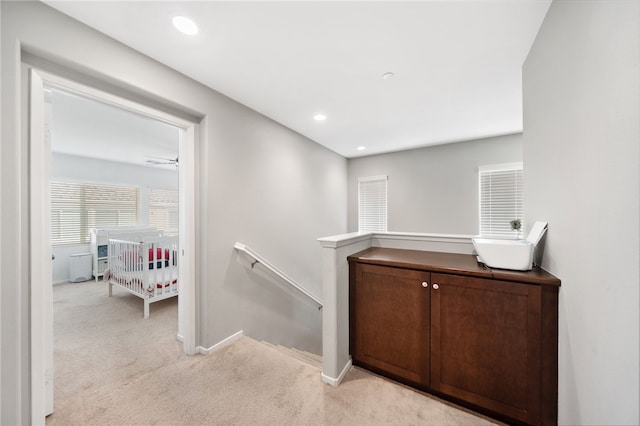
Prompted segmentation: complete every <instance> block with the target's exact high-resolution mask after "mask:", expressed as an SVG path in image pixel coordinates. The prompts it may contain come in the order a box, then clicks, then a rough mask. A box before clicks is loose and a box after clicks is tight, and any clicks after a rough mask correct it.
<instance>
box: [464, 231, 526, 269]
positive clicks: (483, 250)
mask: <svg viewBox="0 0 640 426" xmlns="http://www.w3.org/2000/svg"><path fill="white" fill-rule="evenodd" d="M472 241H473V246H474V247H475V249H476V252H477V253H478V256H479V257H480V261H481V262H482V263H484V264H485V265H487V266H488V267H490V268H501V269H513V270H516V271H528V270H530V269H531V267H532V266H533V251H534V249H535V246H534V245H533V244H532V243H530V242H529V241H527V240H502V239H494V238H473V239H472Z"/></svg>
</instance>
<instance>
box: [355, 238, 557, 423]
mask: <svg viewBox="0 0 640 426" xmlns="http://www.w3.org/2000/svg"><path fill="white" fill-rule="evenodd" d="M349 262H350V274H351V275H350V301H349V307H350V349H351V355H352V357H353V362H354V364H356V365H360V366H363V367H365V368H368V369H371V370H373V371H376V372H378V373H381V374H383V375H386V376H388V377H390V378H392V379H395V380H399V381H402V382H404V383H407V384H409V385H412V386H414V387H417V388H420V389H422V390H426V391H428V392H432V393H434V394H437V395H438V396H441V397H444V398H447V399H450V400H452V401H454V402H457V403H460V404H463V405H466V406H468V407H470V408H473V409H476V410H478V411H482V412H483V413H485V414H488V415H491V416H493V417H496V418H498V419H501V420H506V421H508V422H510V423H523V424H532V425H539V424H545V425H546V424H556V423H557V339H558V334H557V333H558V331H557V328H558V326H557V320H558V318H557V311H558V304H557V296H558V288H559V285H560V281H559V280H558V279H557V278H556V277H553V276H552V275H550V274H548V273H546V272H544V271H542V270H534V271H532V272H512V271H503V270H492V269H489V268H486V267H484V266H483V265H480V264H478V263H477V262H476V261H475V258H474V257H473V256H468V255H459V254H445V253H432V252H420V251H413V250H397V249H381V248H375V249H369V250H367V251H365V252H363V253H359V254H357V255H353V256H350V257H349Z"/></svg>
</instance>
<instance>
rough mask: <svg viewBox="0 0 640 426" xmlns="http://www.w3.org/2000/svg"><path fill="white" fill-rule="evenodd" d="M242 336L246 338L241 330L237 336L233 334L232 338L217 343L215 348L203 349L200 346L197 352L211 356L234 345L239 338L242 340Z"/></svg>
mask: <svg viewBox="0 0 640 426" xmlns="http://www.w3.org/2000/svg"><path fill="white" fill-rule="evenodd" d="M242 336H244V330H240V331H238V332H237V333H235V334H232V335H231V336H229V337H227V338H226V339H224V340H222V341H220V342H218V343H216V344H215V345H213V346H210V347H208V348H205V347H202V346H198V347H197V348H196V351H197V352H198V353H199V354H202V355H210V354H212V353H214V352H216V351H219V350H220V349H222V348H224V347H225V346H229V345H230V344H232V343H233V342H235V341H236V340H238V339H239V338H241V337H242Z"/></svg>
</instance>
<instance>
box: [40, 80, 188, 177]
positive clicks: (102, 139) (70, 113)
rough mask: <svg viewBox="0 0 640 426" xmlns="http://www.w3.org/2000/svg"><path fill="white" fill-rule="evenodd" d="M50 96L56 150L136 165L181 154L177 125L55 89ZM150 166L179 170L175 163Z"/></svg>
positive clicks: (52, 137)
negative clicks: (179, 152) (179, 151)
mask: <svg viewBox="0 0 640 426" xmlns="http://www.w3.org/2000/svg"><path fill="white" fill-rule="evenodd" d="M50 99H51V105H52V110H51V111H52V120H51V122H52V123H51V149H52V151H54V152H59V153H63V154H71V155H76V156H81V157H90V158H100V159H102V160H108V161H116V162H120V163H131V164H137V165H141V164H147V165H148V163H147V161H148V160H151V161H154V160H155V161H161V162H162V160H160V159H173V160H175V159H177V157H178V141H179V137H180V136H179V129H178V128H177V127H175V126H172V125H170V124H166V123H164V122H161V121H158V120H153V119H151V118H149V117H146V116H142V115H138V114H135V113H133V112H130V111H127V110H124V109H121V108H117V107H114V106H111V105H107V104H104V103H101V102H98V101H96V100H93V99H88V98H84V97H81V96H77V95H74V94H70V93H68V92H64V91H61V90H59V89H55V88H54V89H51V98H50ZM151 166H152V167H156V168H162V169H168V170H174V171H175V170H176V167H175V165H173V164H168V165H161V164H153V165H151Z"/></svg>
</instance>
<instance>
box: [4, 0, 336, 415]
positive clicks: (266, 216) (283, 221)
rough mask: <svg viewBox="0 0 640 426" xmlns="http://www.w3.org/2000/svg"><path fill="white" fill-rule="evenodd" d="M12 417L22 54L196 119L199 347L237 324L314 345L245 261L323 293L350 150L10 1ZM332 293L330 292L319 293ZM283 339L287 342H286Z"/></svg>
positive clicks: (21, 411) (20, 364)
mask: <svg viewBox="0 0 640 426" xmlns="http://www.w3.org/2000/svg"><path fill="white" fill-rule="evenodd" d="M0 8H2V9H1V10H2V12H1V19H2V22H1V24H2V25H1V31H2V33H1V34H2V40H1V42H2V63H1V66H2V82H1V83H2V86H1V88H2V97H1V98H2V110H1V111H2V129H1V130H2V144H1V147H0V150H1V151H0V159H1V161H2V164H1V166H2V167H1V168H0V170H1V172H0V191H1V193H0V195H1V197H0V199H2V206H1V208H2V211H1V212H0V220H1V222H0V225H1V226H0V232H1V233H2V241H1V242H0V249H1V252H0V268H1V269H2V274H3V275H2V284H1V285H2V287H1V298H0V301H1V303H2V306H1V307H0V308H1V309H0V320H1V323H0V347H1V350H0V361H1V365H0V370H1V384H2V385H1V387H0V392H1V394H0V397H1V398H2V401H1V406H2V413H1V416H2V417H1V418H0V423H1V424H28V423H30V421H31V419H30V393H31V388H30V365H29V340H30V334H29V292H30V287H31V283H30V282H29V273H28V272H29V256H28V254H29V246H28V241H29V238H28V236H29V222H28V217H29V216H28V212H29V209H28V188H29V181H28V158H29V156H28V139H27V135H28V132H27V127H26V126H27V123H28V119H27V118H28V114H27V102H26V98H25V97H24V94H25V93H26V92H25V90H26V81H27V80H26V76H25V75H24V74H22V73H21V72H20V65H21V60H22V58H23V57H24V56H23V51H22V50H21V49H26V50H27V51H28V52H29V53H31V54H32V55H35V56H37V57H38V58H41V59H46V60H48V61H49V64H47V63H44V62H41V64H42V66H45V67H46V68H47V69H49V70H50V71H57V72H61V73H62V74H63V75H64V76H66V77H71V78H81V79H83V82H85V83H91V84H95V85H98V86H100V88H102V89H107V90H109V91H116V92H118V93H126V94H127V95H128V96H130V97H132V98H133V99H134V100H136V101H138V102H142V103H145V104H148V105H151V106H153V107H156V108H160V109H162V110H165V111H167V112H170V113H175V114H180V115H181V116H182V117H198V119H200V118H201V121H200V137H199V140H198V146H197V147H196V153H197V160H198V164H197V169H196V173H197V176H198V188H197V189H196V190H197V200H196V201H197V206H198V210H197V214H198V218H199V219H198V220H199V222H198V223H197V224H196V229H197V230H198V237H199V239H200V240H199V245H198V255H197V259H196V266H197V268H198V269H197V273H196V274H197V297H198V302H199V303H198V312H197V329H198V331H197V336H196V340H197V341H196V344H197V345H201V346H204V347H205V348H206V347H210V346H212V345H214V344H216V343H218V342H220V341H221V340H223V339H225V338H227V337H229V336H231V335H233V334H234V333H236V332H238V331H239V330H241V329H242V330H244V331H245V333H246V334H248V335H251V336H254V337H256V338H258V339H266V340H272V341H274V342H276V343H282V344H289V343H290V342H295V346H297V347H300V348H302V349H309V350H314V351H317V350H318V348H319V347H320V340H321V333H320V330H321V322H320V321H321V313H320V312H319V311H318V310H317V309H316V308H315V307H314V306H312V305H310V304H304V303H296V301H295V300H294V298H293V297H287V293H285V292H283V291H281V290H280V289H279V288H278V287H277V286H275V285H273V284H274V283H273V281H272V280H271V279H270V278H264V277H263V276H262V275H261V274H259V273H254V272H252V271H251V270H249V269H247V268H246V267H245V266H244V265H243V264H242V263H241V262H239V261H238V259H237V256H236V253H235V251H234V250H233V244H234V243H235V242H236V241H241V242H244V243H246V244H248V245H249V246H251V247H252V248H254V249H255V250H257V251H258V252H259V253H260V254H261V255H262V256H264V257H265V258H267V259H268V260H270V261H271V262H272V263H274V264H275V265H276V266H278V267H279V268H280V269H281V270H283V271H284V272H285V273H287V274H288V275H290V276H291V277H292V278H294V279H296V280H297V281H299V282H301V283H302V284H304V285H306V286H307V287H309V288H310V290H311V291H313V292H315V293H316V294H319V291H320V289H321V282H322V257H321V256H322V251H321V248H320V247H319V245H318V244H317V242H316V238H318V237H320V236H325V235H334V234H341V233H344V232H346V228H347V225H346V223H347V219H346V211H347V207H346V202H347V201H346V200H347V195H346V180H347V178H346V177H347V165H346V160H345V159H344V158H343V157H340V156H339V155H337V154H335V153H333V152H331V151H329V150H327V149H325V148H323V147H321V146H319V145H318V144H316V143H314V142H312V141H310V140H308V139H306V138H304V137H303V136H301V135H299V134H297V133H295V132H293V131H291V130H289V129H286V128H284V127H283V126H281V125H279V124H277V123H275V122H273V121H271V120H269V119H267V118H266V117H264V116H262V115H260V114H258V113H256V112H255V111H252V110H250V109H249V108H246V107H244V106H242V105H240V104H238V103H237V102H235V101H233V100H231V99H229V98H227V97H225V96H223V95H221V94H219V93H217V92H215V91H213V90H211V89H208V88H206V87H204V86H202V85H200V84H198V83H195V82H194V81H192V80H190V79H189V78H187V77H185V76H184V75H182V74H179V73H177V72H175V71H173V70H171V69H169V68H167V67H165V66H163V65H161V64H159V63H157V62H155V61H153V60H152V59H150V58H147V57H145V56H143V55H141V54H139V53H138V52H136V51H134V50H133V49H130V48H127V47H125V46H123V45H121V44H120V43H118V42H116V41H114V40H112V39H110V38H108V37H107V36H105V35H103V34H100V33H98V32H96V31H94V30H92V29H90V28H89V27H86V26H85V25H83V24H80V23H78V22H76V21H74V20H73V19H70V18H69V17H66V16H65V15H62V14H60V13H58V12H56V11H54V10H52V9H51V8H49V7H48V6H46V5H44V4H43V3H40V2H0ZM319 295H320V296H321V294H319ZM280 339H282V340H280Z"/></svg>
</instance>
